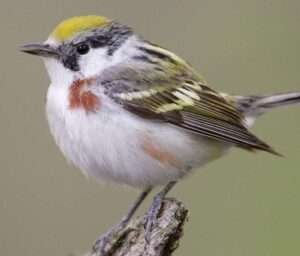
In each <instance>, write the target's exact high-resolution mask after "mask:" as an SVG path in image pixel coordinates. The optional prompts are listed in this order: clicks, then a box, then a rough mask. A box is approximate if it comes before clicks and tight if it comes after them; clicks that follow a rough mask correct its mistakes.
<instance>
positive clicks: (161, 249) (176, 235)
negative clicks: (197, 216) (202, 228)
mask: <svg viewBox="0 0 300 256" xmlns="http://www.w3.org/2000/svg"><path fill="white" fill-rule="evenodd" d="M187 217H188V210H187V209H186V208H185V207H184V206H183V204H182V203H181V202H179V201H177V200H176V199H173V198H167V199H164V201H163V204H162V207H161V209H160V212H159V216H158V219H157V223H156V224H155V226H154V227H153V229H152V232H151V235H150V237H151V238H150V241H149V242H146V240H145V228H144V222H145V221H144V220H145V218H146V217H145V216H144V217H143V218H141V217H137V218H134V219H133V220H132V221H131V222H130V223H129V224H128V225H127V226H126V227H125V228H123V229H122V230H119V231H117V232H116V233H115V234H114V236H113V237H112V239H111V240H110V241H109V243H108V244H107V245H106V247H105V253H104V254H102V253H101V252H100V251H99V250H97V251H95V252H93V253H89V254H87V255H86V256H169V255H171V254H172V253H173V252H174V250H176V249H177V248H178V246H179V240H180V238H181V237H182V235H183V226H184V224H185V222H186V220H187Z"/></svg>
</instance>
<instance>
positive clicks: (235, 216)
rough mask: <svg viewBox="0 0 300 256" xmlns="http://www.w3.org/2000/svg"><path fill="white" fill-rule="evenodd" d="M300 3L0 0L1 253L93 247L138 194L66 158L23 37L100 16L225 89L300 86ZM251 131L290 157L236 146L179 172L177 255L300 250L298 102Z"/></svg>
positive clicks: (27, 255)
mask: <svg viewBox="0 0 300 256" xmlns="http://www.w3.org/2000/svg"><path fill="white" fill-rule="evenodd" d="M299 11H300V2H299V1H294V0H272V1H271V0H264V1H261V0H251V1H250V0H248V1H238V0H228V1H210V0H188V1H180V0H164V1H161V0H152V1H141V0H135V1H134V0H132V1H131V0H127V1H120V0H87V1H61V0H52V1H46V0H41V1H35V0H27V1H17V0H10V1H7V0H4V1H2V2H1V9H0V27H1V30H0V31H1V47H0V51H1V55H0V56H1V60H0V62H1V69H0V88H1V93H0V117H1V119H0V120H1V121H0V129H1V132H0V141H1V143H0V150H1V154H0V164H1V171H0V255H23V256H35V255H43V256H53V255H61V256H64V255H65V256H66V255H70V253H78V254H81V253H84V252H85V251H87V250H88V249H89V248H90V246H91V244H92V242H93V241H94V240H95V239H96V237H97V236H98V235H99V234H101V233H102V232H104V231H105V230H106V229H107V228H109V227H110V226H111V225H113V224H114V223H116V222H117V221H118V220H119V219H120V217H121V216H122V215H123V214H124V213H125V212H126V211H127V209H128V206H129V204H130V203H131V202H132V201H133V200H134V199H135V197H136V196H137V193H138V192H137V191H135V190H133V189H131V188H126V187H121V186H112V185H109V186H103V185H99V184H96V182H94V181H92V180H86V179H85V178H84V176H83V175H82V174H81V173H80V172H79V171H78V170H76V169H75V168H73V167H71V166H69V165H68V164H67V163H66V161H65V159H64V158H63V157H62V155H61V153H60V152H59V150H58V148H57V147H56V146H55V144H54V142H53V140H52V138H51V136H50V134H49V131H48V126H47V123H46V119H45V116H44V103H45V94H46V91H47V86H48V83H49V80H48V77H47V75H46V72H45V70H44V67H43V65H42V62H41V61H40V60H38V59H37V58H33V57H31V56H27V55H25V54H21V53H19V52H18V47H19V46H20V45H21V44H23V43H28V42H36V41H43V40H44V39H46V37H47V36H48V34H49V33H50V31H51V30H52V29H53V28H54V26H55V25H56V24H57V23H58V22H59V21H61V20H62V19H65V18H67V17H69V16H74V15H84V14H102V15H106V16H108V17H111V18H114V19H117V20H119V21H121V22H123V23H126V24H128V25H130V26H133V27H134V28H135V29H136V30H137V31H139V32H140V33H141V34H143V35H144V36H145V37H146V38H147V39H149V40H152V41H154V42H156V43H159V44H161V45H163V46H165V47H166V48H169V49H170V50H173V51H175V52H177V53H178V54H179V55H180V56H182V57H184V58H186V59H187V60H189V62H190V63H192V64H193V65H194V67H195V68H196V69H198V70H199V71H200V72H201V73H202V74H203V75H204V77H206V79H207V80H208V81H209V82H210V84H211V85H212V86H213V87H214V88H216V89H218V90H221V91H226V92H230V93H235V94H255V93H269V92H280V91H290V90H300V76H299V74H300V72H299V67H300V33H299V28H300V15H299ZM253 130H254V131H255V132H256V133H257V134H258V135H259V136H260V137H261V138H264V139H265V140H266V141H267V142H269V143H270V144H272V145H273V146H274V147H275V148H276V149H277V150H278V151H279V152H281V153H283V154H284V155H285V156H286V157H285V158H278V157H274V156H272V155H268V154H266V153H257V154H250V153H248V152H243V151H241V150H233V152H232V154H230V155H228V156H227V157H225V158H223V159H221V160H218V161H216V162H214V163H212V164H210V165H208V166H207V167H205V168H203V169H201V170H200V171H197V172H196V173H195V174H194V175H193V176H192V178H189V179H186V180H184V181H182V182H181V183H180V184H179V185H178V186H177V187H176V188H175V189H174V191H172V193H171V195H172V196H176V197H177V198H178V199H180V200H182V201H183V202H184V203H185V205H186V206H187V207H188V208H189V210H190V220H189V222H188V223H187V225H186V226H185V236H184V238H183V240H182V242H181V246H180V248H179V250H178V251H177V252H176V253H175V255H177V256H179V255H205V256H219V255H222V256H241V255H243V256H247V255H249V256H250V255H251V256H252V255H256V256H269V255H272V256H273V255H278V256H279V255H280V256H281V255H300V220H299V216H300V170H299V153H300V106H295V107H291V108H286V109H280V110H276V111H274V112H272V113H270V114H268V115H266V116H264V117H263V118H262V119H261V120H260V122H258V123H257V125H256V127H255V128H254V129H253ZM100 146H101V145H100ZM149 203H150V201H149V200H148V201H147V203H146V204H145V205H144V208H143V209H142V211H140V214H142V212H143V211H144V210H145V209H146V206H147V204H148V205H149Z"/></svg>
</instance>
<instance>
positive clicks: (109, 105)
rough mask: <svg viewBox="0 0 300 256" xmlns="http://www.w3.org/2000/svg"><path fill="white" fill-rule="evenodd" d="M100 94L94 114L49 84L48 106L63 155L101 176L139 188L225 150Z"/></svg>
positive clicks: (175, 175) (175, 176)
mask: <svg viewBox="0 0 300 256" xmlns="http://www.w3.org/2000/svg"><path fill="white" fill-rule="evenodd" d="M99 96H100V97H101V107H100V110H99V111H97V112H96V113H91V112H90V113H87V112H86V111H85V110H83V109H76V110H70V109H69V106H68V90H67V89H66V88H65V87H59V86H54V85H51V86H50V87H49V90H48V95H47V109H46V110H47V117H48V121H49V126H50V130H51V133H52V134H53V136H54V138H55V141H56V143H57V145H58V146H59V148H60V149H61V150H62V152H63V154H64V155H65V156H66V158H67V159H68V160H69V161H70V162H72V163H73V164H74V165H75V166H76V167H78V168H80V169H81V170H82V171H83V172H84V173H85V174H86V175H88V176H93V177H95V178H96V179H97V180H99V181H103V180H105V181H114V182H119V183H125V184H128V185H131V186H135V187H146V186H150V185H161V184H165V183H167V182H169V181H173V180H177V179H179V178H180V177H183V176H184V175H185V174H186V173H187V172H188V171H189V170H191V169H192V168H196V167H200V166H201V165H203V164H205V163H207V162H208V161H211V160H213V159H215V158H217V157H219V156H221V155H222V154H224V152H225V151H226V149H227V146H225V145H223V144H221V143H218V142H215V141H212V140H209V139H206V138H202V137H200V136H196V135H192V134H189V133H187V132H185V131H184V130H182V129H180V128H177V127H175V126H172V125H169V124H165V123H161V122H155V121H152V120H144V119H142V118H140V117H138V116H135V115H133V114H131V113H129V112H127V111H126V110H123V109H122V108H121V107H120V106H119V105H117V104H116V103H114V102H112V101H111V100H110V99H108V98H107V97H106V96H104V95H99ZM145 143H148V144H149V145H148V148H147V145H146V147H145ZM155 151H158V153H157V152H155ZM159 152H160V153H161V155H160V154H159ZM163 153H165V155H163ZM163 157H165V158H163ZM167 157H169V158H167ZM173 160H174V161H173Z"/></svg>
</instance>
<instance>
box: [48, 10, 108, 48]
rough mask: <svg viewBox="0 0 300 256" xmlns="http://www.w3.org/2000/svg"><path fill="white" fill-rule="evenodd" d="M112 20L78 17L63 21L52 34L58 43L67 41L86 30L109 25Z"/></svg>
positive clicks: (92, 16) (99, 17) (91, 16)
mask: <svg viewBox="0 0 300 256" xmlns="http://www.w3.org/2000/svg"><path fill="white" fill-rule="evenodd" d="M109 22H110V20H108V19H107V18H105V17H102V16H95V15H88V16H78V17H73V18H70V19H67V20H64V21H62V22H61V23H60V24H58V26H57V27H56V28H55V29H54V31H53V32H52V33H51V37H53V38H54V39H56V40H57V41H61V42H62V41H65V40H68V39H70V38H72V37H74V36H75V35H76V34H77V33H80V32H83V31H85V30H89V29H93V28H99V27H102V26H105V25H106V24H108V23H109Z"/></svg>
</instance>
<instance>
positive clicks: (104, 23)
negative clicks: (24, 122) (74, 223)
mask: <svg viewBox="0 0 300 256" xmlns="http://www.w3.org/2000/svg"><path fill="white" fill-rule="evenodd" d="M20 50H21V51H23V52H25V53H29V54H32V55H37V56H40V57H41V58H42V59H43V61H44V63H45V66H46V70H47V72H48V75H49V78H50V81H51V83H50V86H49V87H48V92H47V97H46V115H47V120H48V123H49V127H50V132H51V134H52V135H53V137H54V139H55V142H56V144H57V145H58V147H59V148H60V150H61V151H62V153H63V155H64V156H65V157H66V158H67V159H68V161H69V162H70V163H71V164H73V165H74V166H75V167H77V168H79V169H80V170H81V171H82V172H83V173H84V174H85V175H87V176H90V177H94V178H95V179H96V180H98V181H100V182H103V181H106V182H114V183H118V184H126V185H129V186H132V187H135V188H138V189H139V190H140V191H141V192H140V194H139V196H138V198H137V199H136V201H135V202H134V203H133V205H132V206H131V207H130V209H129V211H128V213H127V214H126V215H125V216H124V218H123V219H122V221H121V222H120V224H119V225H118V226H119V227H120V226H124V225H126V224H127V223H128V222H129V221H130V219H131V218H132V216H133V215H134V213H135V212H136V210H137V209H138V207H139V206H140V205H141V203H142V202H143V201H144V199H145V198H146V197H147V196H148V194H149V193H150V192H151V190H152V189H153V188H155V187H158V186H163V188H162V190H161V191H160V192H159V193H157V194H156V195H155V196H154V199H153V203H152V205H151V206H150V209H149V212H148V216H147V219H146V225H145V227H146V230H147V231H149V230H151V228H152V227H153V225H154V223H155V221H156V218H157V214H158V209H159V208H160V206H161V204H162V202H163V199H164V197H165V196H166V194H167V193H168V192H169V191H170V190H171V189H172V188H173V187H174V186H175V184H176V183H177V182H178V181H179V180H181V179H182V178H183V177H185V176H187V175H188V174H190V173H192V172H193V171H194V170H196V169H199V168H200V167H202V166H204V165H205V164H207V163H209V162H211V161H213V160H215V159H218V158H220V157H222V156H224V155H226V154H227V153H228V152H229V151H230V149H231V148H234V147H238V148H241V149H244V150H247V151H252V152H254V151H266V152H268V153H271V154H274V155H278V156H280V155H281V154H279V153H278V152H277V151H276V150H275V149H274V148H273V147H271V146H270V145H269V144H267V143H266V142H264V141H263V140H261V139H260V138H258V137H257V136H255V135H254V134H253V133H252V132H251V131H250V128H251V127H252V126H253V124H254V122H255V121H256V119H257V118H258V117H259V116H261V115H262V114H264V113H266V112H268V111H269V110H271V109H273V108H277V107H281V106H286V105H291V104H295V103H300V92H287V93H279V94H278V93H277V94H270V95H250V96H238V95H231V94H227V93H223V92H218V91H217V90H215V89H213V88H212V87H211V86H210V85H209V84H208V83H207V82H206V80H205V79H204V78H203V77H202V76H201V75H200V74H199V73H198V72H197V71H196V70H195V69H194V68H193V67H192V65H190V64H189V63H188V62H187V61H186V60H184V59H183V58H181V57H179V56H178V55H176V54H175V53H173V52H172V51H169V50H167V49H166V48H163V47H161V46H159V45H157V44H155V43H152V42H150V41H148V40H146V39H144V37H143V36H141V35H140V34H139V33H136V32H135V31H134V30H133V29H132V28H131V27H129V26H127V25H125V24H122V23H120V22H118V21H115V20H111V19H108V18H106V17H103V16H97V15H86V16H75V17H71V18H68V19H66V20H64V21H62V22H61V23H59V24H58V25H57V26H56V28H55V29H54V30H53V32H52V33H51V34H50V36H49V37H48V39H47V40H46V41H45V42H43V43H31V44H26V45H23V46H22V47H21V49H20ZM148 233H149V232H148ZM109 235H111V232H108V234H106V236H105V237H101V239H99V241H100V244H101V242H103V241H105V239H104V238H106V239H107V238H108V237H109ZM99 241H98V242H99ZM98 244H99V243H98ZM103 244H104V243H102V245H103Z"/></svg>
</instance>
